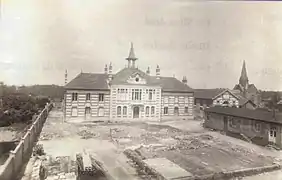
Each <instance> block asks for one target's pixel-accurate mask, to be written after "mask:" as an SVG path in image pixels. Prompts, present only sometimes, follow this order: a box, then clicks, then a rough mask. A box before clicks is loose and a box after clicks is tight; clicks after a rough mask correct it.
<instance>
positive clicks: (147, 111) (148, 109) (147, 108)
mask: <svg viewBox="0 0 282 180" xmlns="http://www.w3.org/2000/svg"><path fill="white" fill-rule="evenodd" d="M149 111H150V108H149V106H147V107H146V112H145V113H146V116H147V117H148V116H149V113H150V112H149Z"/></svg>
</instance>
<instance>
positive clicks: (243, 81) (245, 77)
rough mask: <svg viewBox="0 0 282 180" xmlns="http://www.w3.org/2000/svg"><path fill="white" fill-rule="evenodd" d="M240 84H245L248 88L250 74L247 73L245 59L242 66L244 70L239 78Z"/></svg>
mask: <svg viewBox="0 0 282 180" xmlns="http://www.w3.org/2000/svg"><path fill="white" fill-rule="evenodd" d="M239 84H240V85H241V86H243V87H244V88H245V89H247V88H248V87H247V86H248V85H249V79H248V75H247V70H246V62H245V60H244V62H243V67H242V71H241V77H240V79H239Z"/></svg>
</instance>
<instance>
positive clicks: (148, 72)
mask: <svg viewBox="0 0 282 180" xmlns="http://www.w3.org/2000/svg"><path fill="white" fill-rule="evenodd" d="M146 73H147V74H148V75H150V67H148V69H147V71H146Z"/></svg>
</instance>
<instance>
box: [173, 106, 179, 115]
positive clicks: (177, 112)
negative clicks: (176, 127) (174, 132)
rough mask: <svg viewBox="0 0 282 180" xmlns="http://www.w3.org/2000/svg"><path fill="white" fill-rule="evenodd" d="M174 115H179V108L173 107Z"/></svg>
mask: <svg viewBox="0 0 282 180" xmlns="http://www.w3.org/2000/svg"><path fill="white" fill-rule="evenodd" d="M174 115H176V116H178V115H179V108H178V107H174Z"/></svg>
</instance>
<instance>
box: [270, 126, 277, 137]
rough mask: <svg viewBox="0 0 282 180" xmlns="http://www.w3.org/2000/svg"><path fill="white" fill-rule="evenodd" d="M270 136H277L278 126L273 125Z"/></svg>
mask: <svg viewBox="0 0 282 180" xmlns="http://www.w3.org/2000/svg"><path fill="white" fill-rule="evenodd" d="M269 133H270V136H271V137H276V128H275V127H272V128H270V132H269Z"/></svg>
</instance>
